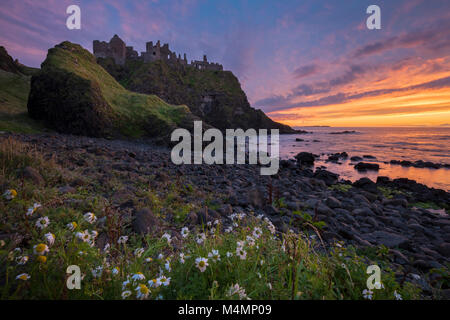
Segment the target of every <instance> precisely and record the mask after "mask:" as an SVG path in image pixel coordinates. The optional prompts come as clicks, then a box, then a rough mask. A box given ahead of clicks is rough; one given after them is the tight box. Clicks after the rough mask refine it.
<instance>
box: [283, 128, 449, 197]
mask: <svg viewBox="0 0 450 320" xmlns="http://www.w3.org/2000/svg"><path fill="white" fill-rule="evenodd" d="M300 129H303V130H306V131H308V132H312V133H310V134H295V135H281V136H280V157H281V159H289V158H293V157H294V156H295V155H296V154H297V153H299V152H301V151H307V152H312V153H314V154H318V155H320V159H319V160H318V161H316V163H315V166H316V167H318V166H325V167H327V170H329V171H331V172H335V173H338V174H339V175H341V178H344V179H348V180H351V181H355V180H357V179H359V178H361V177H368V178H370V179H372V180H374V181H376V179H377V176H379V175H380V176H388V177H390V178H409V179H413V180H416V181H417V182H419V183H423V184H425V185H427V186H430V187H434V188H439V189H444V190H446V191H450V169H427V168H414V167H409V168H407V167H402V166H399V165H391V164H389V161H390V160H410V161H416V160H423V161H431V162H434V163H450V127H387V128H373V127H371V128H369V127H365V128H361V127H360V128H337V127H305V128H300ZM342 131H356V132H357V133H354V134H330V133H331V132H342ZM296 138H300V139H303V140H304V141H295V139H296ZM343 151H345V152H347V153H348V154H349V158H350V157H352V156H360V157H362V156H363V155H372V156H374V157H376V160H370V161H367V160H366V159H365V160H364V162H375V163H378V164H379V165H380V171H378V172H375V171H368V172H366V173H359V172H358V171H356V170H355V169H354V168H353V166H354V164H350V162H351V161H350V160H349V159H348V160H341V161H340V162H341V163H342V164H335V163H331V162H325V160H326V159H327V158H328V154H330V153H336V152H343ZM385 162H388V163H385Z"/></svg>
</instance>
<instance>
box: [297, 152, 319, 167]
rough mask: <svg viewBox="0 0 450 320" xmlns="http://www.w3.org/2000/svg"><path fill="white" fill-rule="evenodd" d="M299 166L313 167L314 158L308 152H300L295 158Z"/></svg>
mask: <svg viewBox="0 0 450 320" xmlns="http://www.w3.org/2000/svg"><path fill="white" fill-rule="evenodd" d="M295 159H297V162H298V163H299V164H300V165H310V166H312V165H314V161H315V157H314V155H313V154H312V153H310V152H300V153H298V154H297V155H296V156H295Z"/></svg>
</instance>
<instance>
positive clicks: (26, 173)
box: [21, 167, 44, 186]
mask: <svg viewBox="0 0 450 320" xmlns="http://www.w3.org/2000/svg"><path fill="white" fill-rule="evenodd" d="M21 176H22V177H23V178H24V179H27V180H31V181H32V182H33V183H34V184H35V185H37V186H40V185H42V184H44V179H43V178H42V176H41V174H40V173H39V172H38V171H37V170H36V169H34V168H32V167H25V168H24V169H23V170H22V172H21Z"/></svg>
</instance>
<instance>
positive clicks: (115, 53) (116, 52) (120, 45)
mask: <svg viewBox="0 0 450 320" xmlns="http://www.w3.org/2000/svg"><path fill="white" fill-rule="evenodd" d="M93 51H94V55H95V57H97V58H113V59H114V61H115V62H116V63H117V64H119V65H123V64H125V61H126V60H128V59H141V60H143V61H144V62H153V61H157V60H163V61H165V62H167V63H169V64H173V65H179V66H191V67H194V68H196V69H198V70H215V71H223V66H222V65H221V64H219V63H211V62H208V59H207V57H206V55H204V56H203V61H197V60H195V61H191V63H190V64H189V63H188V61H187V58H186V53H185V54H184V55H183V58H181V55H180V54H178V56H177V54H176V53H175V52H172V51H170V49H169V44H167V43H165V44H164V45H162V46H161V43H160V41H159V40H158V42H156V44H155V45H153V42H152V41H150V42H147V43H146V46H145V51H144V52H141V55H139V54H138V52H137V51H136V50H134V49H133V47H131V46H129V47H127V46H126V44H125V42H124V41H123V40H122V39H120V38H119V36H117V35H114V37H112V38H111V40H110V41H109V42H106V41H99V40H94V42H93Z"/></svg>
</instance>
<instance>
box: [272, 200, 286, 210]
mask: <svg viewBox="0 0 450 320" xmlns="http://www.w3.org/2000/svg"><path fill="white" fill-rule="evenodd" d="M272 205H273V206H274V207H275V208H279V209H281V208H287V205H286V202H285V200H284V198H279V199H275V200H274V201H273V204H272Z"/></svg>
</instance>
